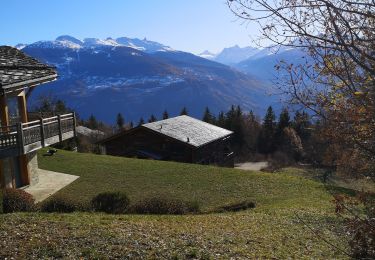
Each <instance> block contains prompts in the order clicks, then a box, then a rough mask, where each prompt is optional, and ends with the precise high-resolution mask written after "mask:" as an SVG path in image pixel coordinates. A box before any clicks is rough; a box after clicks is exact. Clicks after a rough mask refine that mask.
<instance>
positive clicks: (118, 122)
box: [116, 113, 125, 130]
mask: <svg viewBox="0 0 375 260" xmlns="http://www.w3.org/2000/svg"><path fill="white" fill-rule="evenodd" d="M124 124H125V119H124V117H123V116H122V114H121V113H118V114H117V118H116V125H117V128H118V130H121V129H123V128H124Z"/></svg>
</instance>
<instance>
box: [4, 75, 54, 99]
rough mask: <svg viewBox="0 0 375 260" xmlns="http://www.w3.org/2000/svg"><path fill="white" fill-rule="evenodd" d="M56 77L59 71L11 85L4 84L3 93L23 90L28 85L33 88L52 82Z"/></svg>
mask: <svg viewBox="0 0 375 260" xmlns="http://www.w3.org/2000/svg"><path fill="white" fill-rule="evenodd" d="M56 79H57V73H55V74H53V75H50V76H45V77H41V78H37V79H32V80H26V81H21V82H18V83H14V84H10V85H2V86H1V88H2V92H3V94H7V93H11V92H14V91H17V90H22V89H24V88H27V87H29V88H31V87H35V86H37V85H40V84H44V83H48V82H52V81H55V80H56Z"/></svg>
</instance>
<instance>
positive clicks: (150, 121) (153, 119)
mask: <svg viewBox="0 0 375 260" xmlns="http://www.w3.org/2000/svg"><path fill="white" fill-rule="evenodd" d="M155 121H157V118H156V117H155V116H154V115H151V116H150V118H149V119H148V122H149V123H152V122H155Z"/></svg>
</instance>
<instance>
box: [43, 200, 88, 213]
mask: <svg viewBox="0 0 375 260" xmlns="http://www.w3.org/2000/svg"><path fill="white" fill-rule="evenodd" d="M82 209H83V206H80V205H78V204H77V203H75V202H73V201H72V200H70V199H68V198H64V197H59V196H54V197H51V198H49V199H48V200H46V201H44V202H42V203H41V205H40V211H42V212H59V213H71V212H74V211H77V210H82Z"/></svg>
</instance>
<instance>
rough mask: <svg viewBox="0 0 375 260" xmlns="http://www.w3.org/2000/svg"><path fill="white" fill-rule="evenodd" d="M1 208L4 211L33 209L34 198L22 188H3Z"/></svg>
mask: <svg viewBox="0 0 375 260" xmlns="http://www.w3.org/2000/svg"><path fill="white" fill-rule="evenodd" d="M3 209H4V213H12V212H21V211H22V212H23V211H32V210H33V209H34V198H33V196H31V195H30V194H29V193H27V192H25V191H23V190H17V189H5V190H4V193H3Z"/></svg>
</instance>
